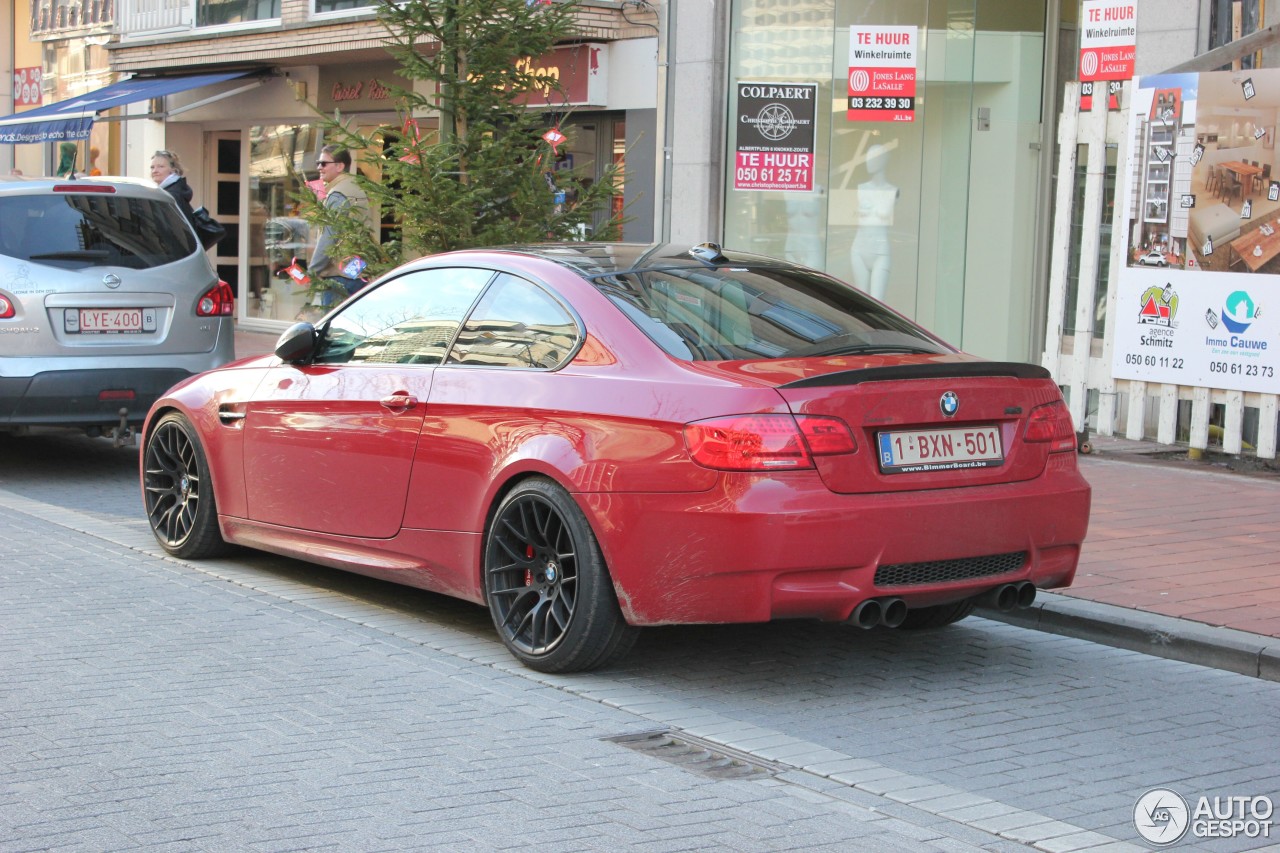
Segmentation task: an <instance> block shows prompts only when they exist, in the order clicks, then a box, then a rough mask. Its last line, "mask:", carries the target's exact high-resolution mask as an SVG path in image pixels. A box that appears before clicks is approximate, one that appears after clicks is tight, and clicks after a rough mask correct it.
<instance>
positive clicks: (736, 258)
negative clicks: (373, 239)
mask: <svg viewBox="0 0 1280 853" xmlns="http://www.w3.org/2000/svg"><path fill="white" fill-rule="evenodd" d="M494 252H500V253H509V254H519V255H524V256H527V257H534V258H540V259H542V260H546V261H551V262H553V263H556V264H559V265H561V266H564V267H568V268H570V269H572V270H574V271H575V272H577V273H578V274H579V275H581V276H583V277H584V278H588V279H590V278H597V277H602V276H614V275H626V274H631V273H644V272H656V271H659V270H688V269H693V270H697V269H711V268H715V267H721V266H750V267H752V268H756V269H759V268H761V267H771V268H775V269H801V267H798V266H797V265H795V264H793V263H790V262H788V261H783V260H779V259H777V258H770V257H766V256H764V255H754V254H750V253H747V252H737V251H733V250H730V249H722V248H721V247H720V246H719V245H717V244H715V243H699V244H698V245H696V246H692V247H691V246H689V245H688V244H676V243H532V244H527V245H520V246H497V247H493V248H488V249H463V250H460V251H457V252H451V253H449V254H447V255H437V256H434V258H433V259H432V260H438V259H440V258H458V257H464V256H467V255H476V254H491V253H494Z"/></svg>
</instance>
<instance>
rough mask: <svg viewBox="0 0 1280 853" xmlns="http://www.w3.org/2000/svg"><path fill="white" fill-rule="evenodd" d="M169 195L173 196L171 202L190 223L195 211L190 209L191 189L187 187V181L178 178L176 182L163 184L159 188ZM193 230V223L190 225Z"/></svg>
mask: <svg viewBox="0 0 1280 853" xmlns="http://www.w3.org/2000/svg"><path fill="white" fill-rule="evenodd" d="M161 189H163V190H164V191H165V192H167V193H168V194H169V195H171V196H173V200H174V201H176V202H177V203H178V209H179V210H181V211H182V215H183V216H185V217H186V218H187V221H188V222H191V218H192V217H193V216H195V211H194V210H192V209H191V197H192V195H193V193H192V192H191V187H189V186H187V179H186V178H182V177H179V178H178V179H177V180H176V181H172V182H171V183H168V184H165V185H164V186H163V187H161ZM192 227H193V228H194V227H195V225H194V223H193V224H192Z"/></svg>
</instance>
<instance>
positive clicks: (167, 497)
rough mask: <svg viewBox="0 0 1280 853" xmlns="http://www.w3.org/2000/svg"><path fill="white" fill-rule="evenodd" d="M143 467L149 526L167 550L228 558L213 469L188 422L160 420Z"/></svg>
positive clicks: (173, 414) (171, 418) (190, 555)
mask: <svg viewBox="0 0 1280 853" xmlns="http://www.w3.org/2000/svg"><path fill="white" fill-rule="evenodd" d="M142 466H143V475H142V499H143V502H144V504H145V505H146V509H147V521H148V522H150V524H151V532H152V533H153V534H155V537H156V541H158V542H159V543H160V545H161V547H163V548H164V549H165V550H166V551H168V552H169V553H170V554H173V555H174V556H175V557H182V558H183V559H193V560H194V559H200V558H203V557H213V556H216V555H218V554H222V553H225V552H226V551H227V550H228V548H227V543H226V542H225V541H224V540H223V538H222V534H221V532H220V531H219V530H218V509H217V506H216V504H215V503H214V499H213V481H212V479H211V478H210V476H209V463H208V461H207V460H206V459H205V455H204V449H203V448H202V447H201V446H200V439H199V438H198V437H197V436H196V432H195V428H194V427H192V425H191V422H190V421H188V420H187V419H186V417H184V416H183V415H181V414H179V413H178V412H170V413H169V414H167V415H165V416H164V417H162V418H161V419H160V420H159V422H158V423H157V424H156V425H155V427H154V428H152V430H151V432H150V433H149V434H148V436H147V443H146V446H145V447H144V448H143V451H142Z"/></svg>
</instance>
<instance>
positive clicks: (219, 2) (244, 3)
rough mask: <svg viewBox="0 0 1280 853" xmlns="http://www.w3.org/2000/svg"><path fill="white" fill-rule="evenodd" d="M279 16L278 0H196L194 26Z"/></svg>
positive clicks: (264, 19) (216, 24)
mask: <svg viewBox="0 0 1280 853" xmlns="http://www.w3.org/2000/svg"><path fill="white" fill-rule="evenodd" d="M279 17H280V0H196V26H198V27H216V26H219V25H221V24H243V23H248V22H250V21H270V20H274V19H276V18H279Z"/></svg>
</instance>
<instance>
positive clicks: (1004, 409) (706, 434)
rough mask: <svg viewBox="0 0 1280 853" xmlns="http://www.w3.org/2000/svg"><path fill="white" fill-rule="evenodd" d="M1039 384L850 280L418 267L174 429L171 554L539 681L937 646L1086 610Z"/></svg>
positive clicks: (150, 460) (514, 265)
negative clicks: (813, 649) (735, 632)
mask: <svg viewBox="0 0 1280 853" xmlns="http://www.w3.org/2000/svg"><path fill="white" fill-rule="evenodd" d="M1075 454H1076V436H1075V431H1074V428H1073V425H1072V422H1071V418H1070V415H1069V414H1068V412H1067V408H1066V406H1065V405H1064V404H1063V400H1062V396H1061V394H1060V392H1059V390H1058V388H1057V386H1056V385H1055V384H1054V382H1053V380H1052V379H1051V378H1050V376H1049V374H1048V373H1047V372H1046V371H1045V370H1044V369H1043V368H1041V367H1038V366H1035V365H1030V364H1021V363H1009V362H993V361H987V360H984V359H981V358H978V357H975V356H972V355H968V354H965V353H963V352H960V351H958V350H957V349H955V348H954V347H952V346H949V345H948V344H946V343H944V342H943V341H941V340H940V339H938V338H937V337H935V336H934V335H932V334H930V333H929V332H927V331H925V330H924V329H922V328H920V327H919V326H917V325H916V324H914V323H912V322H911V321H910V320H908V319H906V318H905V317H903V316H901V315H900V314H898V313H896V312H895V311H893V310H892V309H890V308H888V307H886V306H884V305H882V304H881V303H879V302H876V301H875V300H873V299H871V298H870V297H869V296H867V295H865V294H863V293H861V292H859V291H858V290H856V289H854V288H853V287H851V286H849V285H847V284H844V283H842V282H841V281H839V280H837V279H834V278H832V277H830V276H827V275H824V274H822V273H819V272H815V271H813V270H810V269H806V268H804V267H800V266H797V265H795V264H791V263H787V262H783V261H778V260H773V259H770V258H765V257H760V256H755V255H747V254H740V253H736V252H731V251H726V250H722V249H721V248H720V247H718V246H716V245H714V244H702V245H700V246H695V247H693V248H692V249H688V248H680V249H677V248H673V247H671V246H668V245H658V246H640V245H626V244H604V243H596V244H593V243H579V244H555V245H539V246H525V247H514V248H502V249H485V250H468V251H460V252H453V253H448V254H442V255H436V256H433V257H428V258H423V259H420V260H417V261H414V262H412V263H409V264H406V265H404V266H402V267H400V268H398V269H396V270H394V271H392V272H390V273H388V274H387V275H385V276H383V277H382V278H381V279H379V280H378V281H376V282H374V283H373V284H372V285H371V286H369V287H367V288H365V289H364V290H362V291H361V292H359V293H358V294H356V295H355V296H353V297H352V298H350V299H349V300H347V301H346V302H345V303H343V304H342V305H340V306H338V307H337V308H335V309H334V310H333V311H332V312H331V313H330V314H329V315H328V316H326V317H324V318H323V319H322V320H320V321H319V322H318V323H317V324H316V325H314V326H313V325H311V324H309V323H299V324H296V325H295V326H293V327H292V328H290V329H289V330H288V331H286V332H285V333H284V334H283V335H282V336H281V338H280V340H279V342H278V344H277V347H276V350H275V353H274V354H273V355H265V356H259V357H254V358H248V359H242V360H240V361H237V362H233V363H231V364H229V365H227V366H225V367H221V368H218V369H216V370H212V371H209V372H206V373H204V374H201V375H200V376H197V377H194V378H192V379H190V380H187V381H184V382H182V383H181V384H179V385H177V386H175V387H174V388H172V389H171V390H170V391H169V392H168V393H167V394H165V395H164V396H163V397H162V398H161V399H160V400H159V401H158V402H157V403H156V404H155V405H154V406H153V407H152V409H151V411H150V413H149V415H148V417H147V421H146V424H145V429H144V433H143V448H142V463H141V469H142V470H141V481H142V492H143V500H144V504H145V509H146V513H147V516H148V519H149V520H150V524H151V528H152V530H153V531H154V532H155V535H156V538H157V539H158V540H159V542H160V544H161V545H162V546H163V547H164V548H165V549H166V550H167V551H168V552H170V553H171V554H174V555H176V556H179V557H183V558H190V559H197V558H200V557H207V556H212V555H214V554H217V553H219V552H221V551H223V550H225V549H226V547H227V546H228V544H237V545H243V546H248V547H251V548H258V549H262V550H265V551H271V552H275V553H278V554H285V555H289V556H293V557H297V558H300V559H303V560H309V561H312V562H315V563H319V564H322V565H326V566H332V567H337V568H342V569H348V570H351V571H354V572H359V573H362V574H366V575H372V576H374V577H378V578H384V579H387V580H392V581H396V582H399V583H404V584H409V585H412V586H415V587H422V588H424V589H429V590H434V591H437V592H441V593H446V594H449V595H453V596H458V597H461V598H464V599H467V600H469V601H473V602H476V603H477V604H482V605H484V606H486V607H487V608H488V609H489V611H490V613H491V614H492V617H493V621H494V624H495V626H496V628H497V633H498V636H499V637H500V638H501V640H502V642H503V643H504V644H505V645H506V646H507V648H508V649H509V650H510V651H511V653H512V654H513V655H515V656H516V657H517V658H518V659H520V660H521V661H523V662H524V663H525V664H526V665H528V666H530V667H533V668H535V669H539V670H543V671H550V672H566V671H580V670H587V669H591V668H595V667H599V666H603V665H605V664H608V663H609V662H611V661H614V660H616V659H618V658H619V657H620V656H621V655H623V654H625V653H626V652H627V650H628V649H629V648H630V647H631V645H632V643H633V642H634V640H635V637H636V634H637V632H638V631H639V629H640V628H641V627H643V626H646V625H667V624H675V623H731V622H761V621H768V620H772V619H792V618H811V619H822V620H831V621H845V622H849V623H850V624H852V625H855V626H857V627H862V628H871V627H876V626H887V627H896V628H938V627H942V626H944V625H947V624H950V623H952V622H955V621H957V620H959V619H962V618H964V617H965V616H967V615H968V614H969V613H970V612H971V611H972V610H973V608H974V606H975V604H976V603H978V602H980V601H987V602H990V603H992V604H994V605H996V606H999V607H1006V608H1007V607H1014V606H1018V605H1022V606H1025V605H1027V604H1030V603H1031V601H1032V600H1034V597H1035V593H1036V590H1037V589H1049V588H1055V587H1064V586H1067V585H1068V584H1070V583H1071V581H1072V578H1073V576H1074V574H1075V570H1076V563H1077V560H1078V557H1079V554H1080V545H1081V542H1082V541H1083V539H1084V536H1085V531H1086V527H1087V524H1088V515H1089V486H1088V484H1087V483H1086V482H1085V480H1084V479H1083V478H1082V477H1081V475H1080V473H1079V471H1078V470H1077V464H1076V455H1075Z"/></svg>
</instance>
